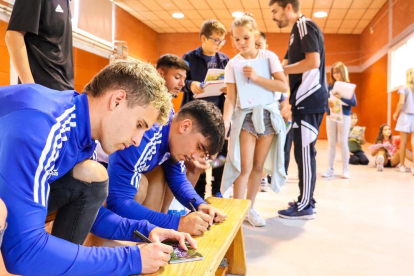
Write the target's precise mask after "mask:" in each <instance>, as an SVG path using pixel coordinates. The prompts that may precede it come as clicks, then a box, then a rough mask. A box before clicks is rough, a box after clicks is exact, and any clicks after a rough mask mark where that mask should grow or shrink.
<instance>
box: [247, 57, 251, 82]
mask: <svg viewBox="0 0 414 276" xmlns="http://www.w3.org/2000/svg"><path fill="white" fill-rule="evenodd" d="M247 66H250V62H248V63H247ZM247 83H250V78H247Z"/></svg>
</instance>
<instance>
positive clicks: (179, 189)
mask: <svg viewBox="0 0 414 276" xmlns="http://www.w3.org/2000/svg"><path fill="white" fill-rule="evenodd" d="M223 143H224V123H223V119H222V116H221V112H220V110H219V109H218V108H217V107H216V106H215V105H214V104H213V103H210V102H206V101H200V100H197V101H192V102H190V103H188V104H186V105H185V106H183V107H182V108H181V109H180V111H179V112H178V113H177V114H175V115H173V114H171V117H170V120H169V122H168V124H167V125H165V126H157V125H154V126H153V127H152V128H151V129H150V130H148V131H146V132H145V134H144V137H143V139H142V142H141V144H140V146H139V147H137V148H132V147H131V148H128V149H126V150H125V151H124V154H122V155H119V154H112V155H110V156H109V164H108V174H109V179H110V181H109V194H108V198H107V200H106V206H107V208H108V209H110V210H112V211H113V212H114V213H116V214H118V215H119V216H121V217H124V218H128V219H136V220H141V219H145V220H148V221H149V222H150V223H152V224H154V225H157V226H159V227H162V228H168V229H174V230H177V229H178V231H180V232H186V233H190V234H192V235H200V234H202V233H203V232H205V231H206V230H207V228H208V226H209V225H212V224H213V220H214V222H220V221H223V220H224V219H225V218H226V215H225V214H223V213H222V212H220V211H218V210H217V209H215V208H214V207H212V206H210V205H208V204H207V203H206V202H205V201H204V200H203V199H202V198H200V196H199V195H198V194H197V193H196V192H195V190H194V188H193V186H192V185H191V183H190V182H189V181H188V179H187V177H186V172H185V171H186V168H185V166H184V162H183V161H184V160H185V161H191V160H198V159H200V158H205V159H207V158H208V157H209V155H210V154H212V155H213V154H215V153H217V152H218V151H219V150H220V149H221V147H222V145H223ZM143 174H145V175H143ZM166 183H167V185H168V187H169V188H170V189H171V191H172V192H173V194H174V196H175V197H176V198H177V200H178V201H179V202H180V203H181V204H183V205H184V206H185V207H187V208H188V209H190V210H191V209H192V208H191V206H190V204H189V203H190V202H192V205H193V206H194V207H195V209H196V210H198V211H199V212H192V213H190V214H188V215H187V216H183V217H179V216H176V215H169V214H164V213H160V212H158V211H159V210H161V207H162V205H163V197H164V194H165V189H166V186H167V185H166ZM143 204H146V206H150V208H147V207H145V206H144V205H143ZM96 224H98V225H96ZM99 224H102V223H100V222H99V221H96V222H95V225H94V227H98V228H100V227H104V226H102V225H99ZM108 225H109V224H108ZM94 245H97V243H94Z"/></svg>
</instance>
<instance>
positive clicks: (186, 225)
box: [178, 202, 211, 236]
mask: <svg viewBox="0 0 414 276" xmlns="http://www.w3.org/2000/svg"><path fill="white" fill-rule="evenodd" d="M188 205H189V206H190V208H191V210H192V212H191V213H189V214H188V215H186V216H183V217H181V218H180V222H179V224H178V231H179V232H186V233H189V234H191V235H196V236H198V235H201V234H203V233H204V232H205V231H207V228H208V226H209V225H210V220H211V217H210V216H209V215H208V214H205V213H203V212H197V210H196V209H195V208H194V205H193V204H192V203H191V202H189V204H188Z"/></svg>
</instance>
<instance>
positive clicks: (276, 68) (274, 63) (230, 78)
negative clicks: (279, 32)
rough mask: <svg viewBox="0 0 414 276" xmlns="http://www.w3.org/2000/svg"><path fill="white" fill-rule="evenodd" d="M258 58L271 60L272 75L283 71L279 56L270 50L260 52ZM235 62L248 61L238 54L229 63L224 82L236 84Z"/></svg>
mask: <svg viewBox="0 0 414 276" xmlns="http://www.w3.org/2000/svg"><path fill="white" fill-rule="evenodd" d="M256 58H268V59H269V67H270V73H271V74H273V73H276V72H281V71H283V68H282V65H281V64H280V61H279V58H278V57H277V55H276V54H275V53H273V52H271V51H269V50H259V53H258V54H257V56H256ZM235 60H238V61H242V60H246V59H245V58H244V57H242V55H240V53H239V54H237V55H236V56H235V57H234V58H232V59H231V60H230V61H229V63H227V66H226V69H225V73H224V82H225V83H236V78H235V76H234V68H233V63H234V61H235Z"/></svg>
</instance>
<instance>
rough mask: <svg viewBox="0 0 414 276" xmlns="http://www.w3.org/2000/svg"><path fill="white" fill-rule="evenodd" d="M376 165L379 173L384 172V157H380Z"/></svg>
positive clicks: (376, 160)
mask: <svg viewBox="0 0 414 276" xmlns="http://www.w3.org/2000/svg"><path fill="white" fill-rule="evenodd" d="M375 164H376V165H377V171H379V172H382V171H383V170H384V156H382V155H378V157H377V159H375Z"/></svg>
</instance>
